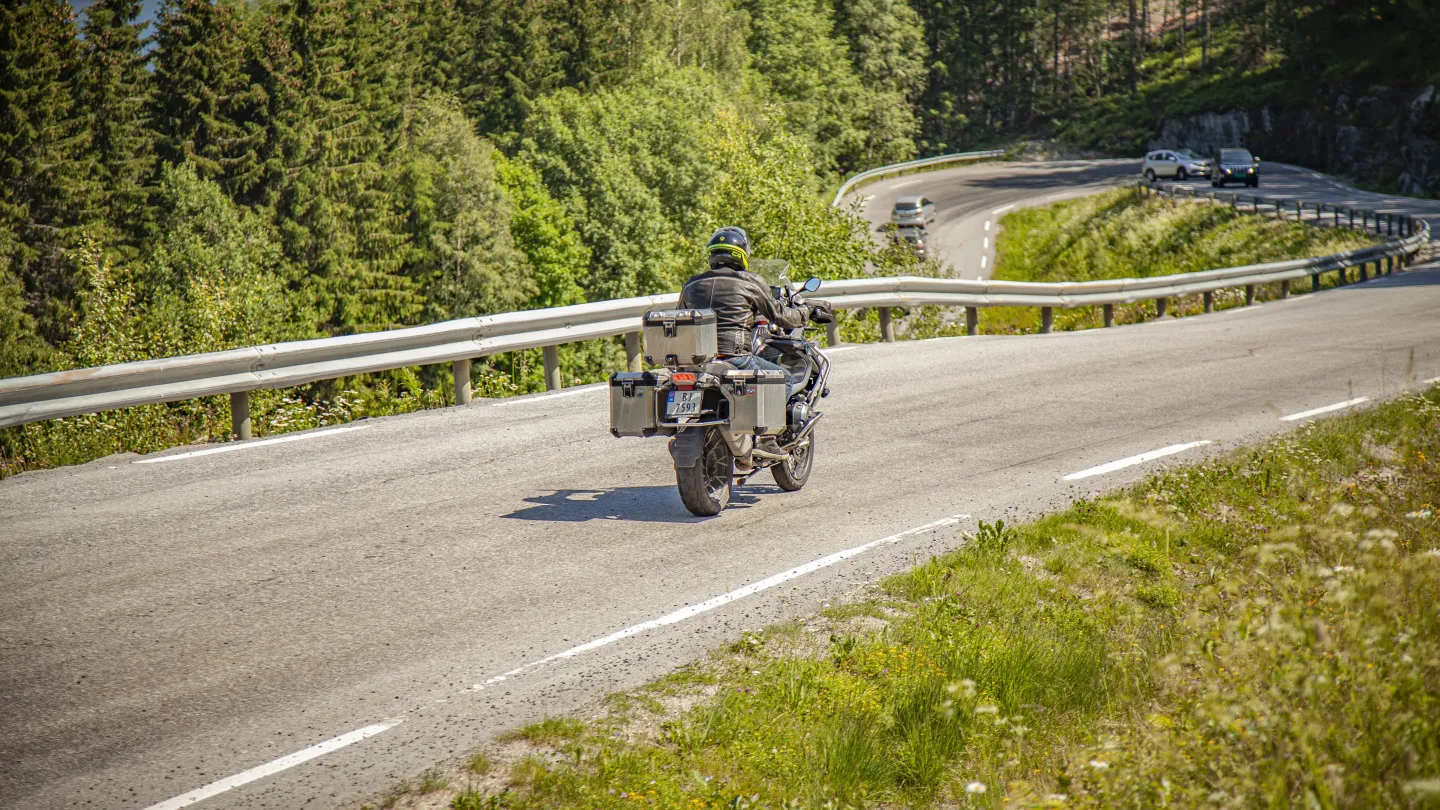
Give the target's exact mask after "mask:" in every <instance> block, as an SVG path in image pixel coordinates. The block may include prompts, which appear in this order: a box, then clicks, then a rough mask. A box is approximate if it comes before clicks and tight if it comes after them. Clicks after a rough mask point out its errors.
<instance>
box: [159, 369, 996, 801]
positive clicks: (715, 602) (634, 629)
mask: <svg viewBox="0 0 1440 810" xmlns="http://www.w3.org/2000/svg"><path fill="white" fill-rule="evenodd" d="M843 348H853V347H848V346H847V347H843ZM968 517H970V516H969V515H953V516H951V517H948V518H941V519H940V520H936V521H932V522H930V523H926V524H925V525H924V526H917V527H915V528H913V529H907V530H905V531H903V532H899V533H897V534H892V535H890V536H889V537H882V538H880V539H879V540H871V541H870V542H868V543H865V544H863V545H859V546H855V547H854V548H847V549H845V550H844V551H837V552H835V553H834V554H831V555H829V556H826V557H821V558H820V559H818V560H812V561H810V562H808V563H805V564H804V565H800V566H796V567H795V568H791V569H790V570H788V571H782V572H780V573H778V574H775V575H774V576H771V577H767V578H765V579H762V580H760V581H759V582H755V583H752V584H750V585H746V586H745V587H743V588H736V589H735V590H733V591H730V592H729V593H723V594H721V595H719V596H716V597H714V598H712V599H707V600H705V601H704V602H700V603H699V604H695V605H688V606H686V607H683V608H680V609H679V610H676V611H673V612H670V613H667V614H665V615H664V616H660V617H659V618H655V619H651V620H650V621H646V622H641V623H640V624H636V625H631V626H630V627H626V628H625V629H623V630H617V631H615V632H614V633H611V634H609V635H607V636H601V637H600V638H597V639H594V640H592V641H587V642H585V643H584V644H580V645H577V646H574V647H571V648H570V649H568V650H562V651H560V652H558V653H555V654H553V655H548V656H546V657H544V658H541V659H539V660H536V661H531V662H530V663H528V664H523V665H521V666H518V667H516V668H515V669H512V670H510V671H509V672H506V673H505V674H503V675H495V676H492V677H490V678H488V679H486V680H485V681H484V682H482V683H477V684H475V685H474V686H471V687H469V688H467V689H465V690H463V692H465V693H471V692H479V691H482V690H484V689H485V688H486V687H489V686H493V685H495V684H498V683H502V682H504V681H506V680H509V679H511V678H514V677H516V676H518V675H523V674H525V673H526V672H529V671H531V670H533V669H538V668H539V667H543V666H545V665H547V664H552V663H554V662H556V661H562V660H564V659H567V658H574V657H575V656H577V655H581V654H583V653H587V652H590V651H591V650H596V649H599V648H601V647H604V646H607V645H610V644H614V643H615V642H617V641H621V640H624V639H627V638H630V637H631V636H636V635H639V634H641V633H644V632H646V631H648V630H654V629H656V628H658V627H665V626H667V625H671V624H678V623H679V622H683V621H685V620H686V619H690V618H693V617H695V616H699V615H700V614H702V613H708V612H710V611H712V610H715V609H716V608H719V607H723V606H725V605H728V604H730V603H731V602H734V601H737V600H739V599H744V598H745V597H747V596H753V595H754V594H757V593H760V592H761V591H766V590H769V589H771V588H774V587H775V586H777V585H783V584H784V583H786V582H789V581H791V580H793V579H798V578H799V577H803V576H805V575H806V574H811V573H814V572H816V571H819V570H820V569H822V568H828V567H830V566H832V565H834V564H835V563H838V562H842V561H844V560H848V559H850V558H851V557H855V556H858V555H860V554H864V553H865V552H867V551H870V550H871V549H874V548H877V547H879V546H883V545H888V544H890V543H898V542H900V541H901V540H903V539H904V538H906V537H912V536H914V535H917V534H924V533H925V532H928V531H933V530H934V529H939V528H942V527H944V526H953V525H955V524H956V523H959V522H960V521H962V520H964V519H965V518H968ZM448 700H449V698H442V699H440V700H437V701H435V702H436V703H444V702H446V701H448ZM404 720H405V718H404V717H393V718H390V719H388V720H385V721H384V722H381V723H375V724H373V725H369V726H365V727H364V728H358V729H356V730H354V731H351V732H347V733H345V734H341V735H340V736H338V737H333V738H331V739H329V740H326V741H324V742H322V743H318V744H316V745H312V746H310V747H309V748H306V749H304V750H301V751H296V752H295V753H293V754H287V755H285V756H283V757H280V758H279V759H275V760H271V761H270V762H267V763H265V764H263V765H258V766H256V767H254V768H251V769H250V770H248V771H242V772H241V773H237V774H235V775H234V776H227V777H225V778H224V779H221V780H219V781H216V782H211V783H210V784H208V785H205V786H204V787H199V788H196V789H195V790H192V791H190V792H189V793H185V794H182V795H180V796H176V797H175V798H173V799H166V800H165V801H163V802H160V803H159V804H153V805H151V806H149V807H147V808H145V810H178V809H179V808H181V807H188V806H190V805H192V804H195V803H197V802H202V801H204V800H206V799H208V798H211V797H212V796H217V795H219V794H221V793H224V792H226V791H229V790H233V789H235V788H237V787H240V786H242V785H246V784H249V783H251V782H254V781H255V780H257V779H263V778H265V777H267V776H270V775H272V774H276V773H279V772H280V771H283V770H286V769H288V768H293V767H295V766H296V765H300V764H301V763H304V762H308V761H310V760H312V759H315V758H316V757H319V756H324V755H325V754H328V753H330V752H331V751H336V750H338V749H341V748H344V747H345V746H347V745H353V744H354V743H357V742H360V741H361V740H364V739H366V738H367V737H373V736H375V735H376V734H379V733H381V732H383V731H387V730H389V729H391V728H394V727H395V726H397V725H399V724H400V723H401V722H403V721H404Z"/></svg>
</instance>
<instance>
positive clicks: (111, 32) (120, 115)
mask: <svg viewBox="0 0 1440 810" xmlns="http://www.w3.org/2000/svg"><path fill="white" fill-rule="evenodd" d="M140 7H141V1H140V0H96V2H95V3H93V4H92V5H91V6H90V7H89V8H88V9H87V10H86V20H85V26H84V33H85V39H84V44H83V48H82V60H83V69H82V72H81V81H80V92H79V100H80V105H79V107H80V109H81V110H82V111H84V112H85V113H86V114H87V115H88V116H89V118H90V121H89V129H90V138H91V149H92V151H93V153H94V155H95V159H96V179H97V181H98V183H99V188H100V192H101V195H102V196H101V198H100V202H101V204H102V206H103V208H104V211H105V219H106V222H107V224H108V225H109V231H110V233H109V234H108V238H107V239H106V242H107V243H108V244H109V245H110V246H112V247H121V248H122V249H123V251H122V252H123V253H124V254H126V255H134V254H135V253H136V252H137V251H138V249H139V247H140V245H141V244H142V243H144V242H145V241H146V240H147V239H148V238H149V237H150V236H152V230H153V229H152V226H151V220H152V215H151V212H150V210H149V208H150V205H149V199H148V198H149V192H150V190H149V188H147V185H148V182H149V179H150V174H151V171H152V166H153V164H154V152H153V149H152V144H153V141H154V137H155V135H154V132H153V131H151V130H150V128H149V122H148V113H149V103H148V102H149V95H150V78H151V77H150V72H149V71H148V70H147V69H146V62H147V61H148V58H147V57H146V55H145V54H144V52H143V48H144V45H145V42H144V38H143V30H144V26H143V25H142V24H140V23H138V22H136V18H137V17H138V16H139V15H140Z"/></svg>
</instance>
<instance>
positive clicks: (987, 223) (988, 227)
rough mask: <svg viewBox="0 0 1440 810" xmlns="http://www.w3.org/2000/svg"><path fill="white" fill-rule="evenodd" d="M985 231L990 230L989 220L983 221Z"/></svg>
mask: <svg viewBox="0 0 1440 810" xmlns="http://www.w3.org/2000/svg"><path fill="white" fill-rule="evenodd" d="M985 230H987V231H988V230H990V220H988V219H987V220H985Z"/></svg>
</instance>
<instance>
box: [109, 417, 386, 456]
mask: <svg viewBox="0 0 1440 810" xmlns="http://www.w3.org/2000/svg"><path fill="white" fill-rule="evenodd" d="M368 427H370V426H369V425H346V426H345V427H337V428H330V429H328V430H317V431H315V432H314V433H301V434H297V435H295V436H277V437H275V438H273V439H261V440H260V441H258V442H235V443H233V444H226V445H222V446H220V447H211V448H208V449H206V450H192V451H190V452H189V453H176V454H175V455H173V456H160V457H159V458H141V459H136V460H135V461H132V462H130V463H131V464H159V463H161V462H162V461H179V460H180V459H182V458H195V457H196V456H213V455H215V454H216V453H233V452H234V451H236V450H249V449H251V448H252V447H265V446H267V445H272V444H284V443H286V442H303V441H305V440H306V439H318V438H320V437H321V436H329V435H331V434H333V433H347V432H349V431H352V430H364V429H365V428H368Z"/></svg>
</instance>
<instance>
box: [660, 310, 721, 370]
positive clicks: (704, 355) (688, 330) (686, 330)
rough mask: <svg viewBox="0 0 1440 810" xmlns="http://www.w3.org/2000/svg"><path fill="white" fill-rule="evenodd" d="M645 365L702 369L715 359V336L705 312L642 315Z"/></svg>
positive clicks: (711, 318) (710, 315) (712, 315)
mask: <svg viewBox="0 0 1440 810" xmlns="http://www.w3.org/2000/svg"><path fill="white" fill-rule="evenodd" d="M644 324H645V326H644V330H645V362H646V363H647V364H648V365H652V366H665V367H667V368H675V367H677V366H703V365H705V364H706V363H708V362H710V361H711V360H714V359H715V353H716V351H717V345H718V344H717V341H718V339H719V338H718V333H717V332H716V329H715V312H714V310H709V309H665V310H652V311H650V312H647V313H645V321H644Z"/></svg>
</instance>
